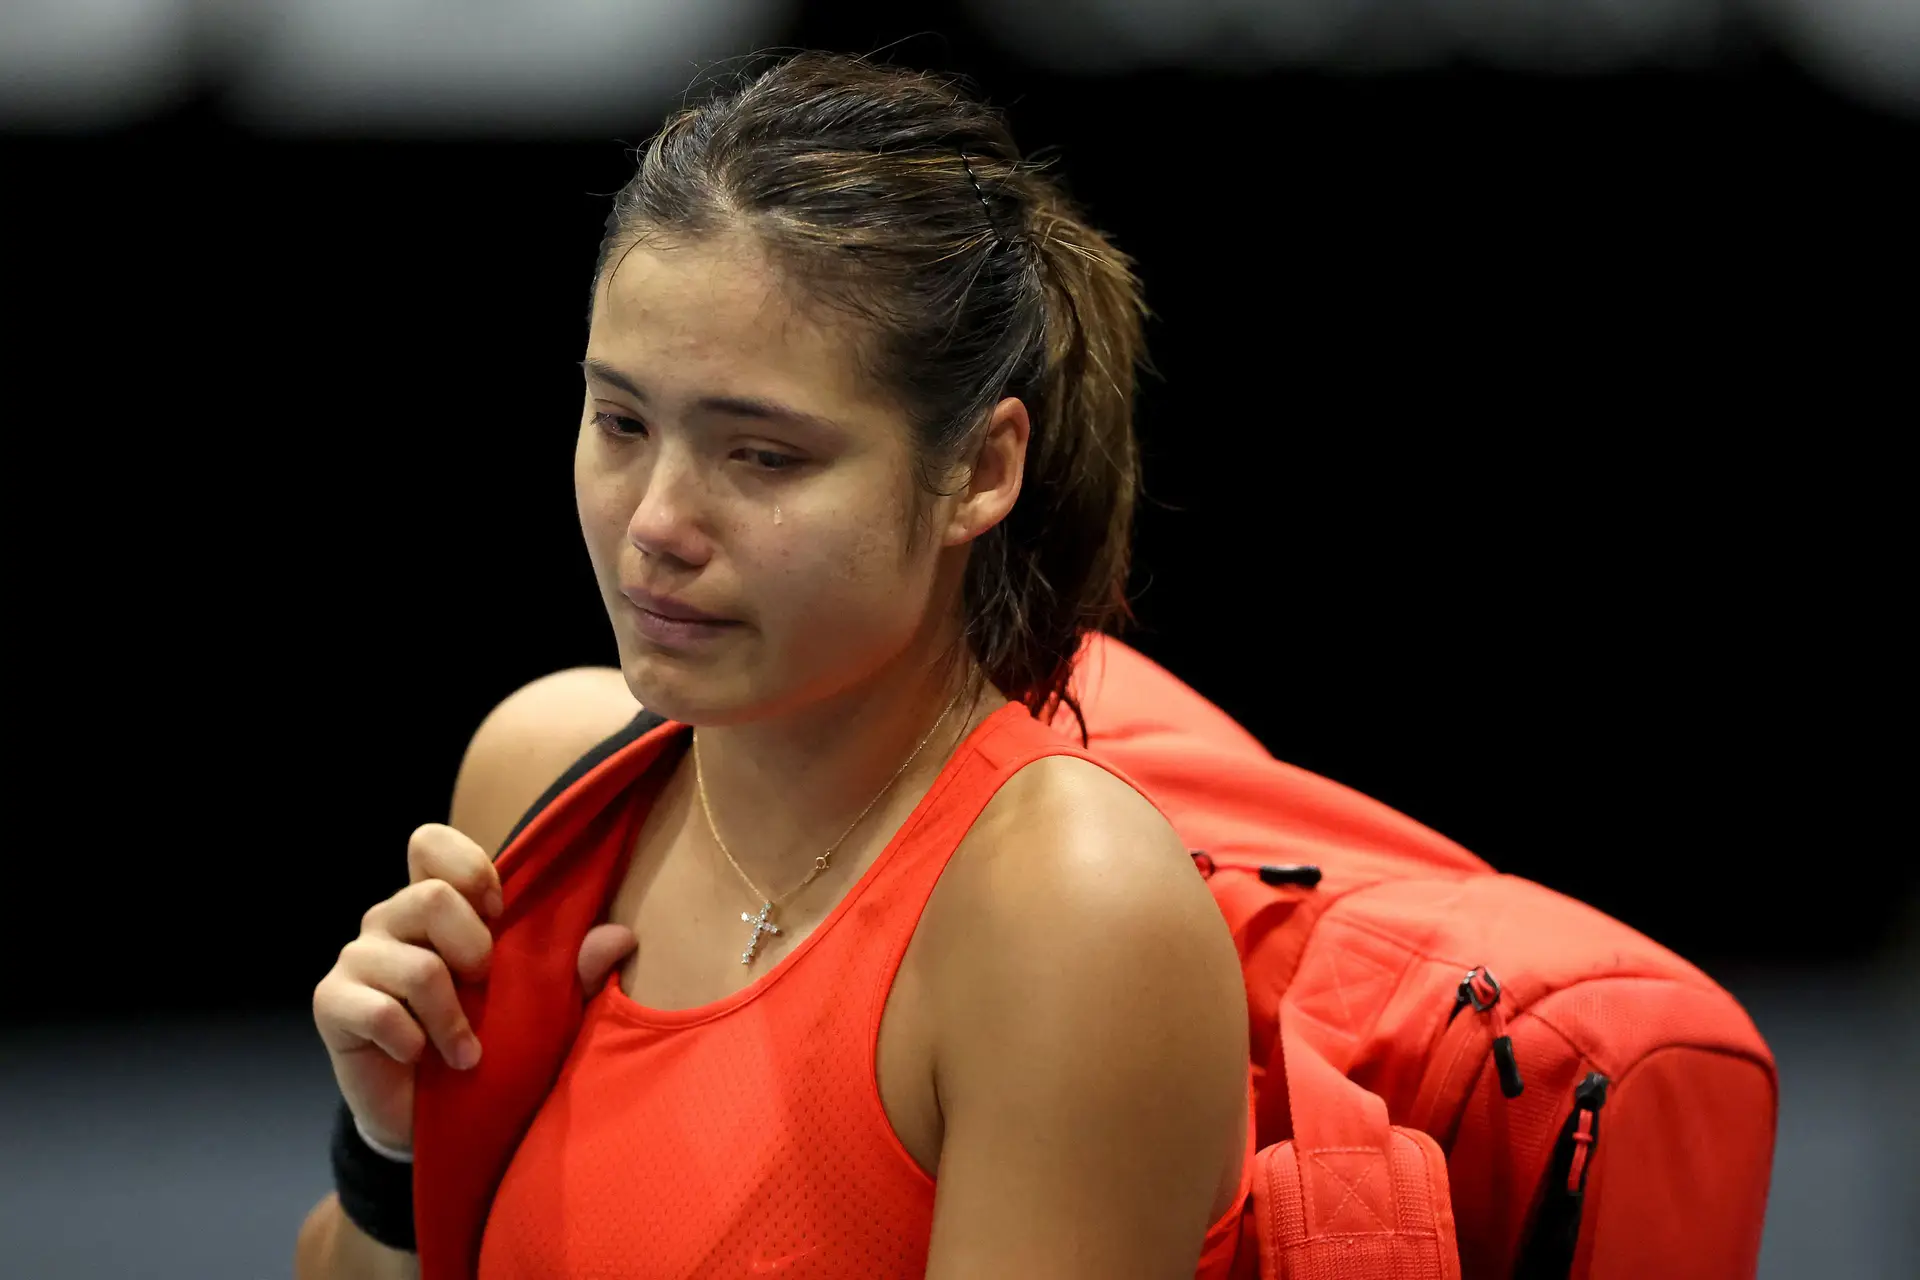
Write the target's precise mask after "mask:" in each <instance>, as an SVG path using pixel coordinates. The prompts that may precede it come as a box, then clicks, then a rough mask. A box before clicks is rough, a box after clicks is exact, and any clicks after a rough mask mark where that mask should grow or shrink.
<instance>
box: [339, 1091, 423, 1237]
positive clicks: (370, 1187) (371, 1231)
mask: <svg viewBox="0 0 1920 1280" xmlns="http://www.w3.org/2000/svg"><path fill="white" fill-rule="evenodd" d="M331 1155H332V1157H333V1187H334V1190H335V1191H337V1192H339V1193H340V1211H341V1212H342V1213H344V1214H346V1215H347V1220H348V1221H349V1222H351V1223H353V1225H354V1226H356V1227H358V1228H360V1229H361V1230H362V1231H364V1232H366V1233H367V1234H368V1235H369V1236H371V1237H372V1238H373V1239H375V1240H377V1241H379V1242H380V1243H381V1244H383V1245H385V1246H387V1248H389V1249H399V1250H401V1251H402V1252H404V1253H413V1252H415V1247H414V1242H413V1166H412V1165H410V1164H408V1163H406V1162H405V1161H402V1160H389V1159H387V1158H386V1157H385V1156H383V1155H381V1154H380V1153H379V1152H378V1151H375V1150H374V1149H373V1148H372V1147H370V1146H368V1145H367V1140H366V1139H365V1138H363V1137H361V1136H360V1130H359V1129H357V1128H356V1127H354V1123H353V1112H352V1111H351V1110H349V1109H348V1107H347V1101H346V1099H345V1098H342V1099H341V1100H340V1109H339V1111H338V1112H337V1113H336V1114H335V1115H334V1118H333V1147H332V1151H331Z"/></svg>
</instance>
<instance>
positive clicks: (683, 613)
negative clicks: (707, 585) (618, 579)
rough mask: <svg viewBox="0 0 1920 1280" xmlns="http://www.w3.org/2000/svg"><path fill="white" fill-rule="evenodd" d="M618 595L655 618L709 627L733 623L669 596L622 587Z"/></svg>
mask: <svg viewBox="0 0 1920 1280" xmlns="http://www.w3.org/2000/svg"><path fill="white" fill-rule="evenodd" d="M620 594H622V595H624V596H625V597H626V598H627V599H628V600H629V601H630V602H631V603H632V604H633V606H634V607H635V608H637V609H645V610H646V611H647V612H648V613H651V614H654V615H655V616H657V617H661V618H669V619H671V620H673V621H675V622H698V623H706V624H710V625H723V624H725V623H729V622H733V621H735V619H733V618H723V617H721V616H720V615H719V614H717V613H708V612H707V611H706V610H705V609H696V608H694V607H693V606H692V605H690V604H687V603H685V602H683V601H679V600H675V599H673V598H672V597H670V596H656V595H654V594H653V593H652V592H650V591H643V590H641V589H640V588H639V587H622V588H621V589H620Z"/></svg>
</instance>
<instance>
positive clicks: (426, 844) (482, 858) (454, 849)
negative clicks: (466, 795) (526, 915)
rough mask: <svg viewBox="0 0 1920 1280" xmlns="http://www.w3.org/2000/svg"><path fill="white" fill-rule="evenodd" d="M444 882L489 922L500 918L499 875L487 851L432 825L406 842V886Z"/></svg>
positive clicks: (457, 833)
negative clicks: (496, 917)
mask: <svg viewBox="0 0 1920 1280" xmlns="http://www.w3.org/2000/svg"><path fill="white" fill-rule="evenodd" d="M422 880H445V881H446V882H447V883H448V884H450V885H452V886H453V887H454V888H456V889H458V890H459V891H460V893H461V896H462V897H464V898H466V899H467V900H468V901H469V902H471V903H473V905H474V907H475V908H476V909H477V910H479V911H481V912H482V913H484V914H485V915H486V916H487V917H488V918H489V919H491V918H492V917H494V916H497V915H499V914H500V908H501V905H502V899H501V895H500V873H499V871H497V870H496V869H495V868H494V865H493V859H492V858H490V857H488V856H487V851H486V850H485V849H482V848H481V847H480V846H479V845H477V844H475V843H474V842H473V841H472V840H470V839H468V838H467V837H466V836H465V835H463V834H461V833H460V832H458V831H456V830H454V829H453V828H452V827H449V826H447V825H446V824H445V823H440V822H429V823H428V824H427V825H426V826H424V827H419V828H416V829H415V831H414V833H413V834H412V835H411V836H409V837H408V838H407V882H408V883H409V884H418V883H420V882H421V881H422Z"/></svg>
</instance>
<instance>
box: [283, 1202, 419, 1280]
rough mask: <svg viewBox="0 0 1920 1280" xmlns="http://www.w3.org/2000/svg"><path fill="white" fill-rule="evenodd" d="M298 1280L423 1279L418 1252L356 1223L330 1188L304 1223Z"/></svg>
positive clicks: (297, 1257)
mask: <svg viewBox="0 0 1920 1280" xmlns="http://www.w3.org/2000/svg"><path fill="white" fill-rule="evenodd" d="M293 1274H294V1280H349V1277H352V1278H353V1280H419V1277H420V1258H419V1256H418V1255H417V1254H412V1253H402V1252H400V1251H399V1250H398V1249H389V1248H387V1246H385V1245H383V1244H381V1243H379V1242H378V1241H376V1240H375V1239H374V1238H373V1237H372V1236H369V1235H368V1234H367V1233H366V1232H364V1231H362V1230H361V1229H360V1228H358V1227H356V1226H354V1225H353V1222H352V1221H351V1220H350V1219H349V1218H348V1217H347V1215H346V1214H345V1213H344V1212H342V1211H341V1208H340V1197H339V1196H337V1195H334V1194H333V1193H331V1192H329V1193H328V1194H327V1198H326V1199H325V1200H322V1201H321V1202H320V1203H319V1204H317V1205H315V1206H314V1207H313V1212H312V1213H309V1214H308V1215H307V1220H306V1221H305V1222H303V1223H301V1224H300V1239H299V1241H298V1242H297V1243H296V1244H295V1245H294V1251H293Z"/></svg>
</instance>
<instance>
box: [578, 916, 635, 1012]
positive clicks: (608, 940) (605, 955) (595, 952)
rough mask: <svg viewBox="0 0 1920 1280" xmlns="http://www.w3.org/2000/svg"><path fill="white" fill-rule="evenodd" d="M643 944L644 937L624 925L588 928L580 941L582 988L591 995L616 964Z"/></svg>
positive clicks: (579, 965)
mask: <svg viewBox="0 0 1920 1280" xmlns="http://www.w3.org/2000/svg"><path fill="white" fill-rule="evenodd" d="M639 946H640V939H638V938H636V937H634V936H633V930H631V929H629V928H627V926H625V925H623V924H602V925H595V926H594V927H593V928H591V929H589V930H587V936H586V937H585V938H584V939H583V940H582V941H581V943H580V959H579V962H578V964H577V965H576V966H575V967H576V969H577V970H578V972H579V974H580V987H581V989H582V990H584V991H586V992H587V993H588V994H589V995H591V994H592V993H593V992H595V991H597V990H599V987H600V984H601V983H603V982H605V981H606V980H607V975H608V974H609V973H612V972H613V967H614V966H615V965H617V964H619V963H620V962H621V961H622V960H625V959H626V958H627V957H628V956H630V955H632V954H633V953H634V951H635V950H636V949H638V947H639Z"/></svg>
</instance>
